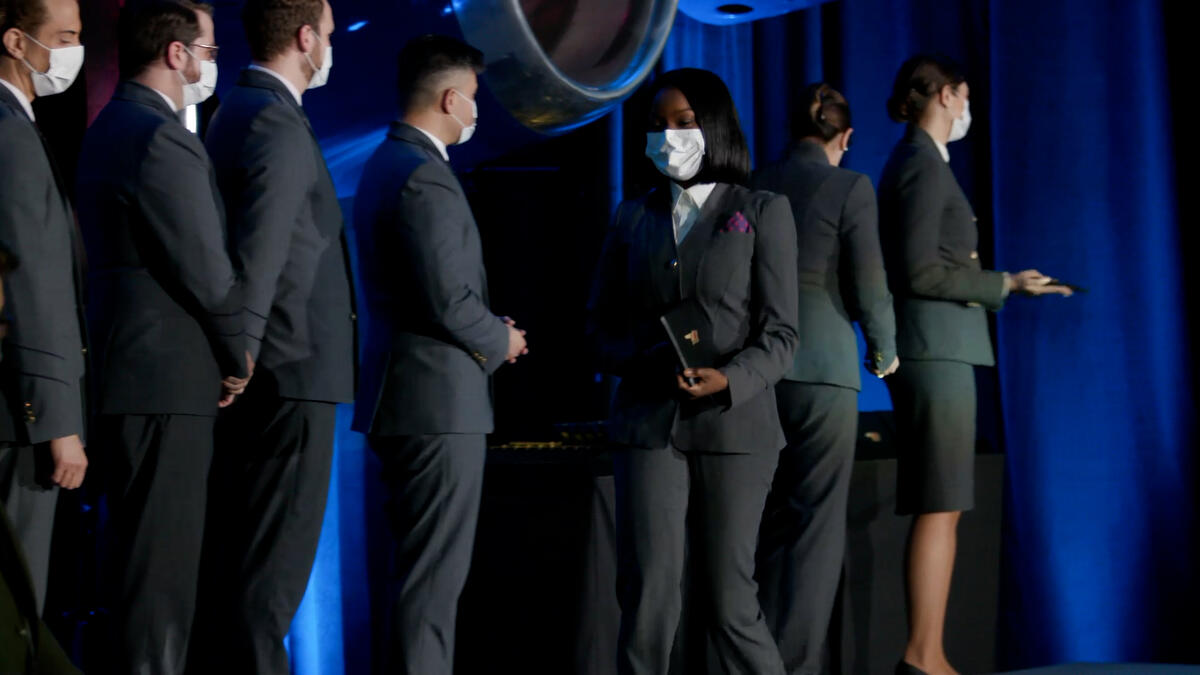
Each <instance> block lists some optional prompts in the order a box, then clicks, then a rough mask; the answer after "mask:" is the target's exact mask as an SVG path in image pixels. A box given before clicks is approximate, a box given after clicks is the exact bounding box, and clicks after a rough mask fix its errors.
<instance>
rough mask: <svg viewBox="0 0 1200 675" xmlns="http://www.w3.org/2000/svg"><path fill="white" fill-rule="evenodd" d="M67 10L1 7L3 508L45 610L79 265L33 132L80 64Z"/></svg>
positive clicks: (76, 343)
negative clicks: (9, 262)
mask: <svg viewBox="0 0 1200 675" xmlns="http://www.w3.org/2000/svg"><path fill="white" fill-rule="evenodd" d="M80 30H81V25H80V21H79V5H78V4H77V3H76V1H75V0H0V38H2V39H3V46H2V47H0V167H3V169H0V246H3V247H4V248H6V249H7V250H8V251H9V253H10V254H11V255H13V256H15V257H16V259H18V260H24V261H25V264H24V265H21V266H20V267H18V268H17V269H16V270H14V271H13V272H12V274H11V275H10V276H9V279H8V300H9V302H8V331H7V333H8V334H7V337H6V338H5V339H4V359H3V362H0V418H3V421H0V504H3V505H4V507H5V509H6V510H7V511H8V515H9V517H10V518H11V519H12V524H13V527H14V531H15V533H16V536H17V537H18V538H19V539H20V541H21V545H22V547H23V548H24V550H25V553H26V556H27V559H28V561H29V563H30V568H29V570H30V572H31V574H32V576H33V582H34V588H35V589H36V599H37V605H38V607H39V608H40V607H41V606H42V605H43V604H44V603H45V601H46V582H47V576H48V574H49V569H50V539H51V533H52V532H53V529H54V511H55V504H56V502H57V500H58V490H57V488H58V487H59V486H61V487H64V488H67V489H73V488H77V487H79V485H80V484H81V483H82V482H83V476H84V473H85V472H86V470H87V457H86V456H85V455H84V451H83V440H82V439H83V435H84V423H85V414H84V404H83V377H84V361H85V355H84V351H85V350H84V342H83V338H84V333H85V331H84V330H83V314H82V308H83V280H82V277H81V274H82V267H81V265H82V261H81V260H79V259H78V258H77V257H76V255H75V252H76V246H77V241H76V233H75V218H74V216H73V215H72V212H71V205H70V202H68V201H67V194H66V186H64V185H63V184H62V182H61V178H60V177H59V175H58V173H57V171H56V170H55V168H54V160H53V159H52V158H51V156H50V152H49V148H48V146H47V145H46V143H45V139H43V138H42V136H41V133H40V132H39V131H38V128H37V126H36V125H35V123H34V113H33V108H32V106H31V103H32V101H33V99H34V98H36V97H37V96H38V95H49V94H53V93H57V92H60V91H64V90H66V88H67V87H69V86H70V84H71V82H72V81H73V80H74V79H75V75H76V74H77V73H78V72H79V67H80V66H81V65H82V64H83V53H82V50H83V47H82V46H80V44H79V32H80Z"/></svg>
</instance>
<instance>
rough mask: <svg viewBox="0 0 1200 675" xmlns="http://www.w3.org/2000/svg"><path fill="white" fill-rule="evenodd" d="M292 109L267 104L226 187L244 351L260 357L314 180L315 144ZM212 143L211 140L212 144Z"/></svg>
mask: <svg viewBox="0 0 1200 675" xmlns="http://www.w3.org/2000/svg"><path fill="white" fill-rule="evenodd" d="M299 122H300V121H299V120H298V119H296V118H295V115H294V114H291V111H287V110H285V109H283V108H282V107H281V106H274V105H272V106H267V107H266V108H265V109H264V110H263V111H262V113H261V114H260V115H259V117H258V119H256V120H255V121H254V123H253V124H252V125H251V128H250V136H249V138H245V139H242V138H237V139H221V141H222V142H224V141H226V140H228V141H230V142H236V143H240V144H241V152H240V153H239V157H238V161H239V165H240V169H241V170H242V171H244V172H245V174H244V180H241V181H239V182H238V183H237V184H228V183H222V189H225V190H233V191H236V193H229V194H225V195H224V197H225V204H226V207H227V209H228V210H227V212H226V215H227V217H228V218H229V223H230V225H231V227H230V228H229V231H230V233H231V238H232V239H233V252H232V255H233V261H234V264H235V266H236V268H237V269H238V271H239V272H240V273H241V278H242V283H243V294H242V298H243V305H244V311H245V314H244V316H243V320H244V322H245V324H244V327H245V331H246V349H247V351H249V352H250V356H251V357H252V358H254V359H255V360H257V359H258V353H259V350H260V349H261V348H262V340H263V336H264V334H265V333H266V330H267V317H268V316H269V315H270V313H271V306H272V304H273V303H274V300H275V292H276V289H277V287H278V285H279V278H280V276H281V275H282V274H283V268H284V266H285V265H286V264H287V260H288V253H289V249H290V247H291V242H292V236H293V234H294V232H295V230H296V226H297V221H298V219H299V217H300V214H301V212H302V211H303V209H304V206H305V203H306V200H307V196H308V192H309V189H310V188H311V186H312V184H313V181H314V180H315V177H316V175H315V173H314V167H313V158H312V153H311V152H310V151H309V148H310V145H311V142H312V141H311V140H310V139H309V132H308V129H307V128H305V127H304V126H302V125H301V124H300V123H299ZM213 140H214V139H211V138H210V143H211V142H213Z"/></svg>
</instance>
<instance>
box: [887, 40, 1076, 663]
mask: <svg viewBox="0 0 1200 675" xmlns="http://www.w3.org/2000/svg"><path fill="white" fill-rule="evenodd" d="M969 97H970V89H969V88H968V86H967V82H966V78H965V77H964V76H963V74H962V72H961V70H960V69H959V68H958V66H957V65H956V64H954V63H953V62H951V61H949V60H947V59H944V58H941V57H937V56H927V55H918V56H915V57H913V58H911V59H909V60H908V61H906V62H905V63H904V65H902V66H901V67H900V72H899V73H897V74H896V80H895V84H894V85H893V87H892V95H891V97H890V98H889V99H888V114H889V116H891V118H892V119H893V120H895V121H897V122H906V123H907V124H908V128H907V130H906V132H905V134H904V138H903V139H901V140H900V142H899V143H897V144H896V148H895V149H894V150H893V151H892V155H891V157H890V158H889V159H888V163H887V165H886V166H885V167H884V170H883V177H882V179H881V180H880V183H879V230H880V238H881V241H882V244H883V254H884V261H885V265H886V267H887V272H888V281H889V284H890V286H891V290H892V294H893V295H894V296H895V309H896V324H897V328H896V344H897V350H898V351H899V354H900V359H901V360H902V361H903V362H904V367H903V368H901V369H900V370H899V371H898V372H897V373H896V374H895V375H894V376H892V377H890V378H888V381H887V382H888V388H889V390H890V391H891V394H892V402H893V407H894V409H895V419H896V427H897V433H898V434H899V437H900V441H901V443H902V450H901V454H900V464H899V474H898V478H897V486H896V511H897V512H898V513H900V514H913V515H914V516H915V517H914V518H913V523H912V529H911V530H910V532H909V539H908V555H907V561H906V562H907V567H906V580H907V591H908V593H907V597H908V622H909V626H908V631H909V632H908V635H909V637H908V646H907V647H906V649H905V652H904V658H903V660H901V661H900V663H898V664H897V665H896V673H897V674H898V675H915V674H919V673H929V674H931V675H944V674H948V673H954V672H955V671H954V669H953V668H952V667H951V666H950V663H949V661H947V659H946V654H945V651H944V649H943V645H942V631H943V626H944V624H945V617H946V601H947V598H948V596H949V593H950V578H951V574H952V573H953V570H954V552H955V546H956V542H957V527H958V520H959V516H960V515H961V514H962V512H963V511H965V510H967V509H970V508H972V507H973V506H974V502H975V485H974V470H975V461H974V460H975V371H974V366H993V365H995V357H994V355H993V352H992V342H991V337H990V335H989V333H988V323H987V314H986V311H987V310H992V311H996V310H999V309H1000V307H1001V306H1002V305H1003V304H1004V302H1005V300H1006V299H1007V298H1008V296H1009V294H1010V293H1024V294H1028V295H1042V294H1047V293H1059V294H1062V295H1069V294H1070V292H1071V291H1070V290H1069V289H1067V288H1065V287H1063V286H1058V285H1051V284H1050V281H1051V279H1050V278H1049V277H1047V276H1045V275H1043V274H1041V273H1039V272H1038V271H1036V270H1025V271H1024V272H1019V273H1016V274H1009V273H1007V272H996V271H990V270H984V269H982V267H981V265H980V261H979V253H978V251H977V250H976V247H977V245H978V240H979V233H978V230H977V229H976V225H975V221H976V218H975V215H974V213H973V212H972V210H971V205H970V204H969V203H968V202H967V198H966V195H964V194H963V191H962V189H961V188H960V187H959V185H958V181H957V180H956V179H955V177H954V173H953V172H952V171H951V170H950V166H949V164H948V162H949V161H950V154H949V150H948V149H947V147H946V146H947V145H948V144H949V143H950V142H952V141H956V140H959V139H961V138H963V137H964V136H966V133H967V128H968V127H969V126H970V122H971V114H970V104H969V102H968V99H969Z"/></svg>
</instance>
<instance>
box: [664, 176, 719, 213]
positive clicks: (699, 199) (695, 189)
mask: <svg viewBox="0 0 1200 675" xmlns="http://www.w3.org/2000/svg"><path fill="white" fill-rule="evenodd" d="M716 187H717V184H716V183H697V184H695V185H693V186H692V187H690V188H688V189H687V190H684V189H683V188H682V187H680V186H679V184H678V183H676V182H675V181H671V203H672V204H676V205H677V204H678V203H679V198H680V196H681V195H683V194H685V193H686V194H687V196H688V198H689V199H691V201H692V204H693V205H694V206H695V207H696V208H697V209H702V208H704V202H706V201H708V196H709V195H711V194H712V191H713V189H714V188H716Z"/></svg>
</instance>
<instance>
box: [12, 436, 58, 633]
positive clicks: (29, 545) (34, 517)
mask: <svg viewBox="0 0 1200 675" xmlns="http://www.w3.org/2000/svg"><path fill="white" fill-rule="evenodd" d="M53 473H54V460H53V459H52V458H51V457H50V444H48V443H39V444H38V445H33V446H24V447H12V448H0V503H2V504H4V509H5V510H6V511H7V512H8V518H9V521H10V522H11V524H12V529H13V534H14V535H16V537H17V541H18V542H20V544H21V549H22V551H23V552H24V554H25V561H26V562H27V563H28V564H29V576H30V577H31V578H32V579H33V590H34V593H35V594H36V596H37V604H38V612H39V613H40V612H41V611H42V608H43V607H45V605H46V583H47V580H48V577H49V574H50V540H51V539H52V535H53V534H54V511H55V508H56V507H57V504H58V486H56V485H54V483H52V482H51V481H50V475H51V474H53Z"/></svg>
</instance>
